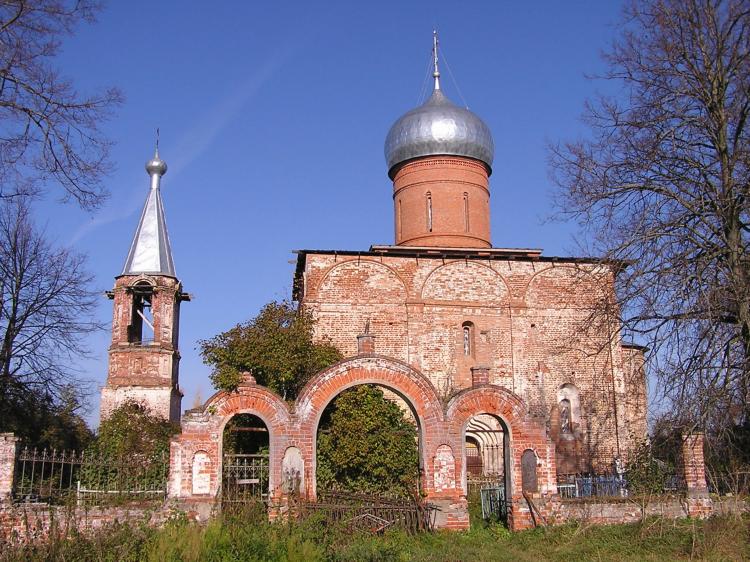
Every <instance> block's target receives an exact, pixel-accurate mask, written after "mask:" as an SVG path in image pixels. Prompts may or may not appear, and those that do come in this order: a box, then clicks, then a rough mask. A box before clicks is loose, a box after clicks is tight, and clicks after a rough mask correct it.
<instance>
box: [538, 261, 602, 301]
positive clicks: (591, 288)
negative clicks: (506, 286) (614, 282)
mask: <svg viewBox="0 0 750 562" xmlns="http://www.w3.org/2000/svg"><path fill="white" fill-rule="evenodd" d="M550 274H554V275H560V274H563V275H564V274H567V278H558V279H557V280H554V279H550V277H551V275H550ZM607 275H608V274H607V273H602V276H607ZM545 279H547V280H549V282H550V283H553V284H555V287H554V288H552V289H550V288H540V289H539V291H540V292H541V295H540V296H537V295H536V293H537V287H538V286H539V285H541V284H542V283H543V282H544V280H545ZM581 284H585V285H587V288H586V289H585V290H583V289H582V288H581ZM607 294H608V293H607V290H606V287H605V286H604V281H602V279H601V278H600V277H599V276H597V274H595V273H594V271H590V270H586V269H583V268H581V267H576V266H575V265H553V266H551V267H545V268H544V269H540V270H539V271H537V272H536V273H534V275H532V276H531V278H530V279H529V281H528V283H527V284H526V287H525V288H524V289H523V300H524V302H525V303H526V305H527V306H534V305H535V304H537V303H538V302H539V301H541V300H542V299H541V296H544V298H549V296H550V295H556V296H559V297H561V300H557V301H556V302H554V303H550V304H551V305H554V306H556V307H565V308H585V307H586V306H588V307H591V306H592V305H595V304H597V303H598V302H599V299H601V298H604V297H605V296H606V295H607ZM582 295H588V296H589V299H588V300H587V301H585V302H582V301H581V296H582Z"/></svg>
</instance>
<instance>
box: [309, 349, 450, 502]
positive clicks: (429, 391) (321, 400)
mask: <svg viewBox="0 0 750 562" xmlns="http://www.w3.org/2000/svg"><path fill="white" fill-rule="evenodd" d="M362 384H376V385H379V386H384V387H386V388H389V389H390V390H393V391H394V392H396V393H397V394H398V395H399V396H401V397H402V398H403V399H404V400H405V401H406V403H407V404H409V406H410V407H411V408H412V411H413V413H414V417H415V418H416V420H417V424H418V428H419V434H420V457H421V458H420V466H421V467H422V468H423V470H424V478H423V485H424V489H425V490H426V491H429V490H431V489H432V488H433V485H432V484H431V482H432V478H433V477H432V471H433V468H432V466H431V460H430V459H432V457H433V456H434V454H435V450H436V449H437V447H438V445H439V444H440V443H438V440H439V439H440V437H441V434H442V428H443V425H444V416H443V409H442V405H441V402H440V398H439V396H438V393H437V391H436V390H435V387H434V386H433V385H432V383H431V382H430V381H429V379H427V377H425V376H424V375H422V374H421V373H419V372H418V371H416V370H415V369H413V368H412V367H410V366H409V365H406V364H405V363H401V362H400V361H396V360H393V359H390V358H386V357H380V356H366V357H356V358H353V359H349V360H346V361H342V362H340V363H338V364H336V365H334V366H333V367H330V368H329V369H326V370H325V371H322V372H321V373H319V374H318V375H316V376H315V377H314V378H313V379H312V380H310V381H309V382H308V383H307V385H305V388H304V389H303V390H302V392H301V393H300V395H299V397H298V398H297V401H296V402H295V412H296V415H297V420H298V431H299V436H300V440H299V444H300V449H301V451H302V455H303V458H304V459H305V480H306V484H307V486H306V488H307V490H308V491H309V492H310V493H311V495H313V496H314V495H315V485H316V482H315V469H316V458H315V457H316V440H317V431H318V423H319V422H320V417H321V415H322V414H323V411H324V410H325V408H326V406H328V404H329V403H330V402H331V400H333V399H334V398H335V397H336V396H338V395H339V394H340V393H341V392H343V391H344V390H346V389H348V388H351V387H353V386H358V385H362Z"/></svg>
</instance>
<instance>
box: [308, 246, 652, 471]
mask: <svg viewBox="0 0 750 562" xmlns="http://www.w3.org/2000/svg"><path fill="white" fill-rule="evenodd" d="M305 259H306V261H305V269H304V273H303V279H304V291H303V293H302V302H303V305H304V306H305V307H306V308H307V309H308V310H310V311H311V312H312V313H313V315H314V316H315V318H316V319H317V325H316V337H317V338H318V339H330V340H331V341H333V343H334V344H335V345H336V346H337V347H339V348H340V349H341V350H342V352H343V353H344V355H345V356H346V355H354V354H355V353H356V351H357V350H356V341H355V339H354V338H353V334H357V333H361V332H362V330H363V328H364V326H365V324H366V323H367V322H368V321H369V325H370V333H371V334H373V335H374V336H375V337H376V341H377V348H378V353H380V354H382V355H386V356H389V357H393V358H395V359H397V360H400V361H404V362H406V363H408V364H409V365H411V366H412V367H414V368H415V369H417V370H418V371H420V372H421V373H423V374H424V375H426V376H427V377H428V378H429V379H430V380H431V381H432V383H433V384H434V385H435V386H436V387H437V388H440V389H447V390H460V389H462V388H468V387H470V386H471V385H472V372H471V369H472V368H473V367H478V366H488V367H489V382H490V383H491V384H496V385H499V386H503V387H505V388H507V389H509V390H510V391H511V392H513V393H515V394H518V395H519V396H520V397H521V398H522V399H523V400H524V401H525V403H526V404H527V405H528V408H529V411H530V413H531V414H532V415H533V416H535V417H538V418H540V419H543V420H544V421H545V423H547V424H551V422H552V421H553V420H552V414H553V412H554V410H555V408H556V407H557V404H558V391H559V390H560V388H561V387H562V385H564V384H569V385H574V386H575V387H576V388H577V389H578V391H579V392H578V396H579V398H580V405H579V408H578V411H579V412H580V416H579V417H580V419H579V420H578V423H579V426H578V434H577V440H578V442H577V443H576V445H575V447H574V449H575V450H578V451H580V456H582V457H584V459H583V466H581V469H590V468H593V469H595V470H609V469H611V467H612V461H613V459H614V457H615V456H617V455H619V456H620V457H621V458H622V459H623V460H624V461H627V454H628V451H629V450H631V449H632V447H633V445H634V444H635V442H636V441H638V440H640V439H643V438H645V432H646V426H645V403H646V396H645V391H646V388H645V379H644V377H645V374H644V371H643V366H642V351H638V350H634V349H633V348H623V346H622V344H621V342H620V341H619V339H618V337H617V320H616V319H617V317H618V316H617V314H618V310H617V307H616V306H614V305H613V304H612V302H613V289H612V286H613V285H612V283H613V279H612V271H611V270H610V268H609V267H608V266H605V265H601V264H597V263H593V262H592V263H578V262H571V263H565V262H564V261H563V262H544V261H535V260H531V259H528V260H523V259H514V260H511V259H502V258H497V257H494V258H493V259H490V258H489V257H487V258H477V257H476V256H474V257H473V258H471V259H469V258H468V257H467V258H465V259H449V258H445V257H435V256H433V257H431V256H430V255H427V254H425V255H423V256H393V255H382V256H373V255H366V256H357V255H332V254H323V253H320V254H316V253H307V254H306V258H305ZM603 305H606V310H607V311H608V315H607V316H603V315H599V316H596V315H594V316H596V317H594V316H592V314H593V313H594V312H595V311H599V310H605V308H604V306H603ZM465 323H470V324H471V325H472V330H473V346H472V349H471V353H470V354H468V355H467V354H466V353H465V350H464V344H463V331H462V326H463V325H464V324H465ZM639 354H640V355H639ZM639 361H640V363H639Z"/></svg>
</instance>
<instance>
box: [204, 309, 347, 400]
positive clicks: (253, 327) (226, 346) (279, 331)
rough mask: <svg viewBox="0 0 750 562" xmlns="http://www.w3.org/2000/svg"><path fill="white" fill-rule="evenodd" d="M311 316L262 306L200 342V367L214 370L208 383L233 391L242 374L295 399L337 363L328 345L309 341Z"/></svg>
mask: <svg viewBox="0 0 750 562" xmlns="http://www.w3.org/2000/svg"><path fill="white" fill-rule="evenodd" d="M313 326H314V320H313V318H312V315H311V314H310V313H309V312H307V311H304V310H300V309H298V308H297V307H295V306H294V305H293V304H292V303H290V302H288V301H282V302H276V301H274V302H271V303H268V304H267V305H265V306H264V307H263V308H262V309H261V311H260V313H259V314H258V316H256V317H255V318H253V319H252V320H250V321H249V322H246V323H244V324H238V325H237V326H235V327H234V328H232V329H230V330H228V331H226V332H223V333H221V334H219V335H217V336H215V337H213V338H211V339H209V340H203V341H201V342H200V343H199V345H200V348H201V356H202V357H203V362H204V363H206V364H207V365H210V366H211V367H212V369H213V370H212V372H211V375H210V376H211V382H213V384H214V386H215V387H216V388H218V389H221V390H226V391H230V392H231V391H234V390H236V389H237V386H238V385H239V384H240V381H241V379H242V375H241V373H242V372H243V371H248V372H250V373H252V374H253V376H254V377H255V379H256V381H257V382H258V384H262V385H264V386H267V387H269V388H270V389H272V390H274V391H276V392H278V393H279V394H280V395H281V396H282V397H283V398H284V399H293V398H294V397H295V396H296V395H297V393H298V392H299V390H300V389H301V388H302V387H303V386H304V384H305V383H306V382H307V381H308V380H309V379H310V377H312V376H313V375H314V374H315V373H317V372H318V371H321V370H322V369H325V368H326V367H329V366H330V365H333V364H334V363H335V362H336V361H338V360H339V359H341V353H340V352H339V351H338V350H337V349H336V348H335V347H333V345H330V344H328V343H315V342H313Z"/></svg>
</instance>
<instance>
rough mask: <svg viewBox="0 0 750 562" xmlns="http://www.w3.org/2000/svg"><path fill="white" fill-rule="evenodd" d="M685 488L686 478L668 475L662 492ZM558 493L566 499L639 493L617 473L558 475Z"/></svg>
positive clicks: (673, 491)
mask: <svg viewBox="0 0 750 562" xmlns="http://www.w3.org/2000/svg"><path fill="white" fill-rule="evenodd" d="M684 488H685V482H684V480H683V479H682V478H681V477H680V476H677V475H673V476H669V477H667V478H666V479H665V480H664V482H663V485H661V488H660V489H661V492H662V493H664V494H673V493H675V492H678V491H680V490H683V489H684ZM557 493H558V494H560V497H561V498H564V499H575V498H592V497H603V498H617V497H620V498H623V497H628V496H630V495H632V494H633V493H636V494H637V490H636V491H635V492H633V490H631V487H630V486H629V484H628V480H627V478H625V477H624V476H617V475H609V474H607V475H572V474H571V475H564V476H558V479H557Z"/></svg>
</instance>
